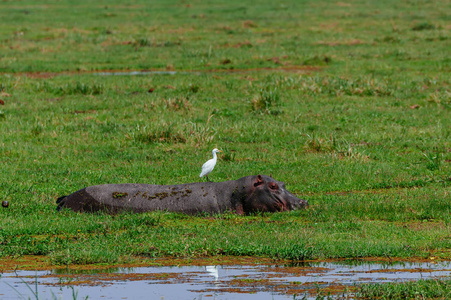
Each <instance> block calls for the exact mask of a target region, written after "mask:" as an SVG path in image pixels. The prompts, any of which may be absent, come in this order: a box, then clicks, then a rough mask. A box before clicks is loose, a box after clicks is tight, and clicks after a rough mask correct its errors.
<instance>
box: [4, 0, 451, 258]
mask: <svg viewBox="0 0 451 300" xmlns="http://www.w3.org/2000/svg"><path fill="white" fill-rule="evenodd" d="M91 3H92V2H90V1H78V2H77V3H73V2H71V1H40V2H39V4H37V3H36V2H35V1H19V2H16V1H3V2H1V3H0V18H1V20H2V26H1V27H0V41H1V43H0V72H1V74H0V99H1V100H2V101H1V102H0V103H2V104H4V105H1V106H0V131H1V135H0V167H1V173H0V191H1V194H0V200H1V201H4V200H7V201H8V202H9V203H10V205H9V208H4V209H3V208H2V209H0V257H9V256H16V257H17V256H22V255H44V256H46V257H48V259H49V261H51V262H52V263H55V264H88V263H116V262H125V261H133V260H136V259H139V257H148V258H153V257H163V256H176V257H203V256H213V255H232V256H242V255H250V256H263V257H271V258H274V259H292V260H302V259H326V258H361V257H390V258H394V257H403V258H413V257H416V258H418V257H420V258H432V259H451V211H450V208H451V206H450V199H451V196H450V191H451V188H450V186H451V118H450V116H451V90H450V83H451V82H450V81H451V80H450V73H451V60H450V54H451V53H450V50H449V49H451V43H450V41H451V35H450V30H451V24H450V20H451V19H450V11H451V5H450V2H449V1H421V0H418V1H413V0H412V1H375V2H368V1H346V2H336V1H295V0H285V1H282V2H281V3H278V2H277V3H276V2H274V1H258V4H255V3H253V2H251V1H249V3H248V4H247V3H246V1H200V0H199V1H151V3H149V1H138V0H137V1H131V2H130V1H129V2H127V3H125V2H123V1H103V2H102V1H97V2H96V4H91ZM108 70H116V71H118V70H120V71H126V70H156V71H175V73H174V74H164V73H159V74H154V75H147V76H126V75H123V76H114V75H110V76H102V75H98V74H96V73H95V72H96V71H108ZM214 147H218V148H220V149H222V150H223V151H224V154H222V155H221V156H220V158H219V161H218V164H217V166H216V168H215V170H214V172H213V173H212V175H211V179H213V180H215V181H222V180H231V179H237V178H240V177H242V176H247V175H255V174H267V175H269V174H272V175H273V177H275V178H276V179H278V180H282V181H285V182H286V184H287V188H288V189H289V190H290V191H292V192H294V193H295V194H296V195H297V196H299V197H300V198H303V199H306V200H308V201H309V203H310V207H309V208H308V209H307V210H303V211H296V212H290V213H280V214H273V215H269V214H268V215H255V216H247V217H241V216H236V215H231V214H225V215H220V216H213V217H205V216H199V217H188V216H185V215H179V214H170V213H164V212H155V213H147V214H140V215H132V214H121V215H116V216H109V215H102V214H100V215H91V214H79V213H74V212H70V211H63V212H56V211H55V200H56V198H57V197H58V196H61V195H65V194H68V193H71V192H74V191H76V190H78V189H81V188H83V187H85V186H89V185H95V184H103V183H125V182H129V183H132V182H136V183H151V184H177V183H186V182H194V181H198V180H199V178H198V174H199V173H200V167H201V165H202V164H203V163H204V162H205V161H206V160H207V159H209V158H210V156H211V150H212V149H213V148H214Z"/></svg>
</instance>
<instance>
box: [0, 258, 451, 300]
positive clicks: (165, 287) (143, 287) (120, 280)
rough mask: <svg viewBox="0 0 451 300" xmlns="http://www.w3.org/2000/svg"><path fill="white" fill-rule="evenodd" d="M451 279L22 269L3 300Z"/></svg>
mask: <svg viewBox="0 0 451 300" xmlns="http://www.w3.org/2000/svg"><path fill="white" fill-rule="evenodd" d="M450 275H451V262H438V263H424V262H423V263H420V262H418V263H410V262H397V263H394V264H387V263H368V262H363V263H362V262H347V263H346V262H320V263H306V264H298V265H275V264H274V265H256V266H249V265H242V266H241V265H235V266H227V265H224V266H181V267H138V268H111V269H107V270H105V269H103V270H84V271H74V270H69V269H67V270H53V271H52V270H49V271H20V270H19V271H16V272H8V273H3V274H1V277H0V298H1V299H18V298H24V299H28V298H29V297H30V298H32V299H33V298H36V297H35V296H34V295H33V293H36V290H37V292H38V298H39V299H55V298H57V299H61V298H62V299H73V293H76V294H77V296H78V297H77V299H85V298H86V297H89V299H141V298H142V299H243V298H245V299H293V298H296V297H297V299H300V298H302V297H303V296H304V295H307V296H308V297H309V298H312V299H314V296H315V292H316V291H317V289H318V288H320V289H326V290H327V291H330V292H331V293H332V294H337V295H338V294H340V293H342V292H343V291H344V290H345V289H346V287H352V286H353V285H354V284H361V283H376V282H377V283H381V282H402V281H408V280H418V279H430V278H441V277H445V276H450ZM295 294H296V295H297V296H296V297H294V296H293V295H295Z"/></svg>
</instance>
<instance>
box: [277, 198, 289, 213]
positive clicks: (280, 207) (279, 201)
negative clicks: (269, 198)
mask: <svg viewBox="0 0 451 300" xmlns="http://www.w3.org/2000/svg"><path fill="white" fill-rule="evenodd" d="M274 198H275V199H276V202H275V203H274V208H275V209H276V211H278V212H280V211H286V210H288V209H287V204H286V203H285V201H283V200H282V199H280V198H279V197H277V196H276V195H274Z"/></svg>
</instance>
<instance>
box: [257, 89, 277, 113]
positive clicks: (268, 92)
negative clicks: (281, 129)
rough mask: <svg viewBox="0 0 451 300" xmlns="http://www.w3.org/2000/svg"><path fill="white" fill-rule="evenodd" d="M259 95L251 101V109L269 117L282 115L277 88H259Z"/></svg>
mask: <svg viewBox="0 0 451 300" xmlns="http://www.w3.org/2000/svg"><path fill="white" fill-rule="evenodd" d="M259 92H260V93H259V95H258V96H256V97H255V98H254V99H253V100H252V101H251V104H252V109H253V111H255V112H263V113H267V114H270V115H278V114H281V113H282V110H281V108H280V107H281V104H282V103H281V100H280V94H279V91H278V89H277V87H275V88H272V87H266V88H261V89H260V91H259Z"/></svg>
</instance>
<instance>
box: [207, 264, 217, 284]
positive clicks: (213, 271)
mask: <svg viewBox="0 0 451 300" xmlns="http://www.w3.org/2000/svg"><path fill="white" fill-rule="evenodd" d="M205 270H206V271H207V272H208V274H209V275H211V276H213V277H214V278H215V281H218V279H219V271H218V266H206V267H205Z"/></svg>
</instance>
